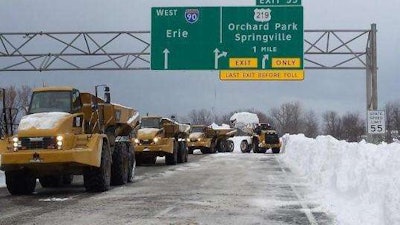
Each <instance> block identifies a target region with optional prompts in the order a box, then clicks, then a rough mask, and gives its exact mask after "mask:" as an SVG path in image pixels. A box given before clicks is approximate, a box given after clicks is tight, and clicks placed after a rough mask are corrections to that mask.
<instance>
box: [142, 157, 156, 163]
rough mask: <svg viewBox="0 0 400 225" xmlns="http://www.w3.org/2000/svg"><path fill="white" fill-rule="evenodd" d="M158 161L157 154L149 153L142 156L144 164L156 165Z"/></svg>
mask: <svg viewBox="0 0 400 225" xmlns="http://www.w3.org/2000/svg"><path fill="white" fill-rule="evenodd" d="M156 161H157V156H154V155H149V156H143V157H142V164H144V165H155V164H156Z"/></svg>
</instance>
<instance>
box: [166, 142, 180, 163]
mask: <svg viewBox="0 0 400 225" xmlns="http://www.w3.org/2000/svg"><path fill="white" fill-rule="evenodd" d="M178 147H179V146H178V143H177V142H176V141H174V150H173V153H168V154H167V155H166V156H165V164H167V165H176V164H177V163H178Z"/></svg>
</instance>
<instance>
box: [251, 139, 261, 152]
mask: <svg viewBox="0 0 400 225" xmlns="http://www.w3.org/2000/svg"><path fill="white" fill-rule="evenodd" d="M258 144H259V141H258V138H254V139H253V152H254V153H259V151H260V149H259V147H258ZM249 152H250V151H249Z"/></svg>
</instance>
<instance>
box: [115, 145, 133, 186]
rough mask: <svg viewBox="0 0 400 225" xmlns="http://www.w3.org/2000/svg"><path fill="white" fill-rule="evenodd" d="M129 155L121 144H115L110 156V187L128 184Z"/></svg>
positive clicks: (125, 147)
mask: <svg viewBox="0 0 400 225" xmlns="http://www.w3.org/2000/svg"><path fill="white" fill-rule="evenodd" d="M128 170H129V155H128V148H127V146H126V144H125V143H123V142H116V143H115V147H114V152H113V154H112V165H111V185H123V184H126V183H127V182H128Z"/></svg>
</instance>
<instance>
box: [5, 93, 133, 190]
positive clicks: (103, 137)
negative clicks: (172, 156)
mask: <svg viewBox="0 0 400 225" xmlns="http://www.w3.org/2000/svg"><path fill="white" fill-rule="evenodd" d="M99 87H104V96H105V100H102V99H100V98H99V97H98V96H97V92H98V88H99ZM138 124H139V114H138V112H137V111H136V110H134V109H132V108H128V107H124V106H121V105H117V104H111V103H110V92H109V88H108V87H107V86H106V85H98V86H96V87H95V95H92V94H90V93H81V92H79V91H78V90H77V89H75V88H72V87H43V88H37V89H35V90H33V94H32V98H31V102H30V106H29V110H28V114H27V115H26V116H24V117H23V118H22V119H21V121H20V123H19V125H18V130H17V135H14V136H12V137H8V138H5V139H4V140H1V141H0V154H1V155H0V169H1V170H3V171H5V176H6V185H7V188H8V190H9V192H10V193H11V194H13V195H20V194H30V193H32V192H33V191H34V190H35V186H36V179H37V178H38V179H39V182H40V184H41V185H42V186H43V187H58V186H61V185H63V184H68V183H71V182H72V175H83V179H84V186H85V188H86V190H87V191H90V192H100V191H106V190H108V189H109V187H110V185H121V184H125V183H126V182H130V181H132V179H133V175H134V168H135V157H134V156H135V155H134V151H133V148H132V145H131V141H130V138H131V134H132V133H133V130H134V129H135V127H136V126H138Z"/></svg>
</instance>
